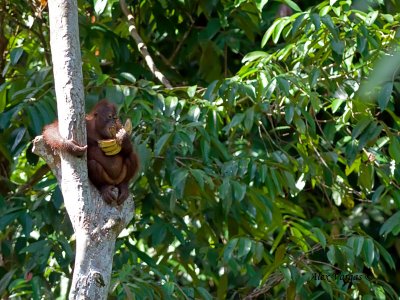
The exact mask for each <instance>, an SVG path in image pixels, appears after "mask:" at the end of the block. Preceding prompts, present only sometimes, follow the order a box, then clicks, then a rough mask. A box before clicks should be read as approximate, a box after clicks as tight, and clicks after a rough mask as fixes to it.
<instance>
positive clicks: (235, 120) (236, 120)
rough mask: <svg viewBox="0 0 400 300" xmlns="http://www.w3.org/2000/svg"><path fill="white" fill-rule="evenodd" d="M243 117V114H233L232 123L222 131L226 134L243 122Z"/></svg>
mask: <svg viewBox="0 0 400 300" xmlns="http://www.w3.org/2000/svg"><path fill="white" fill-rule="evenodd" d="M244 117H245V115H244V114H243V113H237V114H235V115H234V117H233V119H232V121H231V122H230V123H229V124H228V125H227V126H225V127H224V131H225V132H228V131H229V130H231V129H233V128H234V127H236V126H238V125H239V124H240V123H242V122H243V119H244Z"/></svg>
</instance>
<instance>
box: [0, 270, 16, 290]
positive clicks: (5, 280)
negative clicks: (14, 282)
mask: <svg viewBox="0 0 400 300" xmlns="http://www.w3.org/2000/svg"><path fill="white" fill-rule="evenodd" d="M16 271H17V269H11V270H10V271H8V272H7V273H6V274H4V275H3V276H2V278H1V279H0V295H4V292H5V291H6V289H7V287H8V285H9V284H10V282H11V279H12V277H13V276H14V274H15V272H16Z"/></svg>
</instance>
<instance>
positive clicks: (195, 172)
mask: <svg viewBox="0 0 400 300" xmlns="http://www.w3.org/2000/svg"><path fill="white" fill-rule="evenodd" d="M190 173H191V174H192V176H193V177H194V179H196V181H197V183H198V185H199V187H200V189H201V190H204V176H205V173H204V171H203V170H200V169H192V170H190Z"/></svg>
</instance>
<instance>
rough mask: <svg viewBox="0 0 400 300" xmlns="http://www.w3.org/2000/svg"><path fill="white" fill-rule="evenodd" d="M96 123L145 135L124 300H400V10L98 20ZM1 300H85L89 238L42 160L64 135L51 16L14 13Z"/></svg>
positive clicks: (152, 1) (18, 6) (161, 6)
mask: <svg viewBox="0 0 400 300" xmlns="http://www.w3.org/2000/svg"><path fill="white" fill-rule="evenodd" d="M78 2H79V13H80V35H81V36H80V38H81V48H82V59H83V72H84V85H85V93H86V107H87V109H88V110H89V109H90V108H91V107H92V106H93V104H94V103H95V102H96V101H98V100H99V99H101V98H108V99H110V100H112V101H113V102H114V103H116V104H117V105H118V106H119V108H120V114H121V116H122V119H126V118H131V120H132V123H133V127H134V134H133V136H132V140H133V142H134V144H135V146H136V149H137V152H138V153H139V156H140V160H141V162H142V163H141V172H140V175H139V176H138V178H137V179H136V180H135V182H133V183H132V186H131V191H132V193H133V194H134V196H135V201H136V205H137V208H136V218H135V220H134V221H132V223H131V224H130V226H129V227H128V228H126V230H124V231H123V233H122V234H121V236H120V238H119V239H118V240H117V245H116V254H115V257H114V265H113V280H112V288H111V291H110V299H245V298H246V297H247V298H246V299H256V298H257V299H282V298H284V297H287V299H295V297H297V298H296V299H317V298H321V299H352V298H354V299H357V298H358V297H362V299H398V297H399V296H398V294H400V288H399V286H400V273H399V270H400V267H399V266H400V261H399V257H400V240H399V239H398V238H397V237H398V234H399V233H400V212H399V208H400V190H399V187H400V138H399V127H400V94H399V91H400V85H399V78H400V77H399V69H400V50H399V42H398V41H399V39H398V38H399V32H398V28H399V25H400V15H399V14H398V13H397V12H398V11H399V8H400V2H399V1H397V0H392V1H389V0H388V1H383V0H369V1H351V0H344V1H335V0H331V1H323V2H320V1H295V2H293V1H291V0H283V1H268V0H235V1H224V0H221V1H217V0H199V1H189V0H179V1H165V0H140V1H130V3H128V5H130V9H131V10H132V11H133V12H134V15H135V18H136V24H137V28H138V32H139V34H140V36H141V37H142V39H143V40H144V42H145V43H146V44H147V47H148V49H149V52H150V54H151V56H152V57H153V59H154V61H155V63H156V65H157V67H158V68H159V69H160V70H161V72H162V73H163V74H164V75H165V76H166V77H167V78H168V79H169V80H170V81H171V83H172V85H173V86H174V88H172V89H166V88H165V87H164V86H162V85H161V84H160V83H159V82H157V81H156V79H155V78H154V76H153V74H152V73H151V72H150V71H149V69H148V68H147V66H146V64H145V62H144V60H143V58H142V56H141V55H140V53H139V51H138V50H137V46H136V44H135V42H134V40H133V39H132V38H131V37H130V34H129V30H128V27H129V25H128V22H127V20H126V18H125V16H124V14H123V13H122V12H121V9H120V6H119V3H118V0H94V1H84V0H81V1H78ZM0 24H2V25H3V26H2V27H1V28H0V297H1V298H5V297H11V296H13V297H16V299H18V297H20V298H21V299H26V298H32V299H41V298H45V299H53V298H54V299H55V298H59V299H65V297H66V294H67V291H68V288H69V284H70V278H71V273H72V271H73V270H72V269H71V268H72V266H73V259H74V250H73V249H74V237H73V231H72V227H71V225H70V221H69V219H68V215H67V214H66V212H65V209H64V206H63V200H62V195H61V192H60V189H59V188H58V187H57V183H56V180H55V178H54V176H53V175H52V174H51V173H50V172H49V171H48V168H47V167H46V165H45V164H44V162H43V161H42V160H41V159H39V158H38V157H36V156H35V155H34V154H32V153H31V145H32V143H31V141H32V139H33V138H34V137H35V136H36V135H39V134H40V133H41V131H42V128H43V126H44V125H45V124H48V123H50V122H51V121H52V120H54V119H55V118H56V102H55V101H56V100H55V95H54V89H53V75H52V69H51V54H50V53H49V25H48V13H47V8H46V2H45V1H28V2H27V1H22V0H3V1H1V2H0Z"/></svg>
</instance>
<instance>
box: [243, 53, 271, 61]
mask: <svg viewBox="0 0 400 300" xmlns="http://www.w3.org/2000/svg"><path fill="white" fill-rule="evenodd" d="M270 56H271V55H270V54H268V53H267V52H264V51H253V52H250V53H247V54H246V55H245V56H244V57H243V59H242V63H246V62H250V61H255V60H259V59H261V58H268V57H270Z"/></svg>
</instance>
